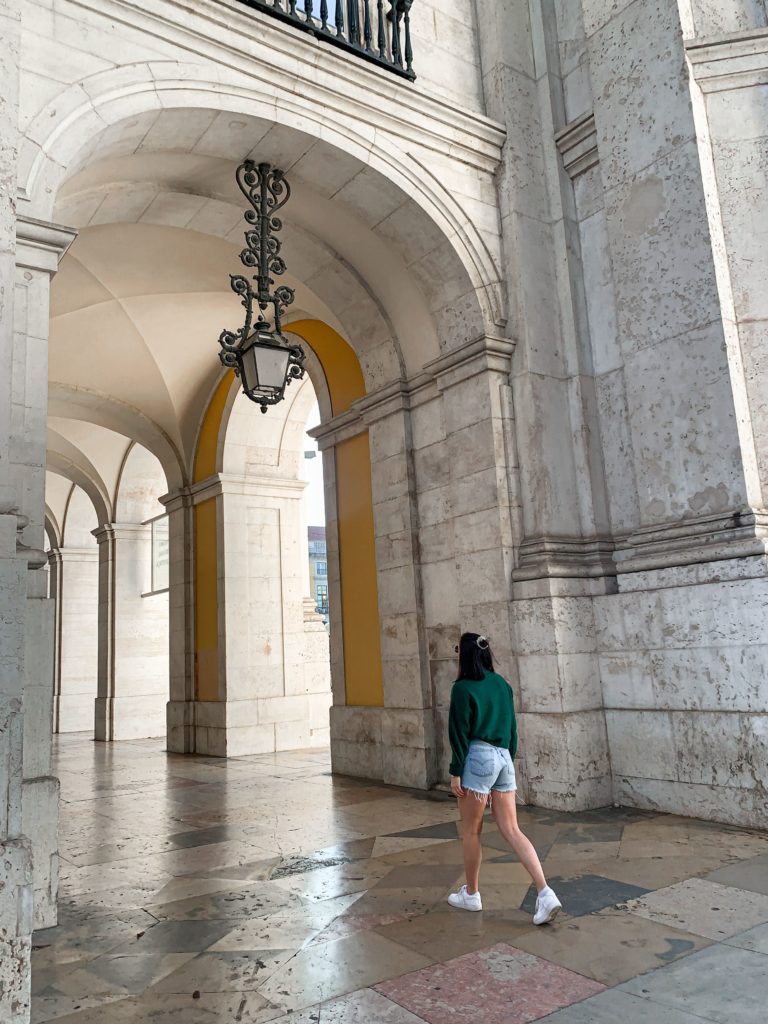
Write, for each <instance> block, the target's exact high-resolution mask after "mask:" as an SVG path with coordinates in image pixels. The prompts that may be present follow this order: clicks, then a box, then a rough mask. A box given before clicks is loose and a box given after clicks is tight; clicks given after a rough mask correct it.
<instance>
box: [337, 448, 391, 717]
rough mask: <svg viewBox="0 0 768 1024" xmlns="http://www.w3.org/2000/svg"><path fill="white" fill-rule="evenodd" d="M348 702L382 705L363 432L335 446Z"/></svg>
mask: <svg viewBox="0 0 768 1024" xmlns="http://www.w3.org/2000/svg"><path fill="white" fill-rule="evenodd" d="M336 493H337V501H338V517H339V520H338V521H339V560H340V570H341V612H342V623H343V629H344V678H345V684H346V691H347V704H364V705H367V706H369V707H382V706H383V705H384V679H383V676H382V671H381V634H380V631H379V595H378V589H377V586H376V542H375V539H374V530H373V497H372V494H371V454H370V450H369V448H368V432H367V431H366V432H365V433H364V434H358V435H357V436H356V437H352V438H350V439H349V440H348V441H342V442H341V443H340V444H337V445H336Z"/></svg>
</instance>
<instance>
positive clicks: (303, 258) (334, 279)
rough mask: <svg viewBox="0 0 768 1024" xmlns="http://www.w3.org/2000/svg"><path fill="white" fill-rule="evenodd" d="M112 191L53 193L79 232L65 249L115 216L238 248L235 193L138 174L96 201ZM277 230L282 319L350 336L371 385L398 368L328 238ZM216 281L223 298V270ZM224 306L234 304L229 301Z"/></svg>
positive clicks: (390, 335)
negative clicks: (288, 301) (284, 287)
mask: <svg viewBox="0 0 768 1024" xmlns="http://www.w3.org/2000/svg"><path fill="white" fill-rule="evenodd" d="M191 187H192V186H191V185H190V188H191ZM112 191H113V187H112V185H111V184H102V185H98V186H95V187H92V188H87V189H85V190H84V191H82V192H79V191H78V192H75V193H74V194H71V195H67V196H63V197H62V198H61V199H60V201H59V203H58V204H57V208H56V217H57V219H59V220H61V221H63V222H66V223H67V224H69V225H71V226H72V227H74V228H77V229H78V230H79V231H80V232H81V233H83V234H82V235H81V238H79V239H78V241H77V242H76V243H75V246H74V248H73V250H72V254H71V255H72V256H75V257H77V256H79V251H80V248H81V246H82V241H83V238H87V237H88V234H89V232H91V231H94V230H97V231H99V232H103V231H104V230H105V229H106V228H107V226H108V225H116V224H141V225H155V226H158V227H163V228H166V229H167V228H174V229H179V228H182V227H184V229H185V230H188V231H195V232H199V233H201V234H205V235H209V236H210V237H212V238H220V239H223V240H225V241H227V242H230V243H232V244H233V245H234V246H236V251H237V252H239V251H240V249H241V248H242V242H243V230H244V227H245V225H244V221H243V216H242V215H243V206H244V202H243V200H242V197H241V200H240V202H239V203H238V202H234V201H224V200H222V199H217V198H211V197H206V196H204V195H200V194H198V193H195V192H189V191H178V190H176V189H175V188H172V187H166V186H164V185H162V184H160V183H157V182H140V183H134V184H128V185H126V188H125V189H121V204H122V205H121V206H120V207H119V209H118V208H116V207H114V206H113V207H111V208H110V212H109V213H107V212H106V210H105V209H104V208H103V206H104V203H105V202H108V201H109V196H110V194H111V192H112ZM126 191H127V192H128V194H133V199H132V200H131V201H128V200H127V199H126ZM190 217H191V218H192V219H191V220H190ZM281 238H282V239H283V245H284V251H285V253H286V254H287V255H288V257H289V260H288V262H289V273H287V274H286V275H285V277H284V278H283V279H281V280H283V281H284V282H285V283H286V284H289V285H290V286H291V287H292V288H294V290H295V292H296V301H295V304H294V305H293V306H292V307H290V308H289V310H288V316H287V317H286V321H285V322H286V323H289V322H290V320H291V319H304V318H306V316H312V317H317V318H319V319H321V320H323V321H324V322H326V323H328V324H329V325H330V326H332V327H333V328H334V329H335V330H336V331H337V332H338V333H340V334H341V335H342V336H343V337H344V338H345V339H346V340H347V341H351V342H352V343H353V344H354V346H355V348H356V351H357V354H358V358H359V359H360V364H361V366H362V369H363V374H364V376H365V377H366V380H367V382H368V385H369V387H371V388H375V387H377V386H380V385H381V383H382V382H384V381H390V380H396V379H398V378H399V377H401V376H403V374H404V373H405V372H406V367H405V362H404V358H403V354H402V352H401V351H400V347H399V345H398V341H397V337H396V335H395V328H394V325H393V324H392V322H391V320H390V318H389V315H388V312H387V310H386V309H385V308H384V307H383V305H382V302H381V300H380V299H379V298H378V297H377V295H375V294H374V293H373V292H372V291H371V289H370V288H369V287H368V285H367V283H366V281H365V279H364V278H363V277H362V276H361V274H360V273H359V272H358V271H357V270H356V268H355V267H354V266H353V265H351V264H350V263H349V261H348V260H347V259H345V258H344V257H343V256H342V255H341V254H340V253H339V252H337V251H336V250H335V249H334V248H333V246H332V245H331V244H330V243H329V242H328V241H326V240H324V239H322V238H319V237H318V236H317V235H315V234H314V233H313V232H311V231H310V230H308V229H307V228H304V227H302V226H300V225H297V224H295V223H292V222H291V223H285V224H284V227H283V230H282V232H281ZM68 264H69V260H65V262H64V264H63V267H62V271H61V272H60V276H61V277H63V278H67V277H68ZM221 282H222V289H223V290H224V293H225V294H226V295H227V299H229V298H230V295H229V294H227V292H226V278H225V277H224V276H223V275H222V278H221ZM54 287H56V286H54ZM321 292H326V293H327V298H328V300H330V301H331V303H332V304H331V305H328V303H327V302H326V301H324V298H323V297H322V296H321ZM232 308H233V310H235V311H236V310H237V306H236V305H235V304H234V303H233V306H232Z"/></svg>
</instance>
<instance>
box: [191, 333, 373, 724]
mask: <svg viewBox="0 0 768 1024" xmlns="http://www.w3.org/2000/svg"><path fill="white" fill-rule="evenodd" d="M288 330H289V331H290V332H291V333H292V334H297V335H299V336H300V337H301V338H303V339H304V341H306V343H307V344H308V345H309V347H310V348H311V349H312V350H313V351H314V352H315V354H316V355H317V357H318V359H319V360H320V362H321V363H322V367H323V371H324V373H325V377H326V380H327V383H328V390H329V393H330V398H331V408H332V411H333V415H334V416H338V415H340V414H341V413H342V412H346V411H347V410H348V409H349V407H350V406H351V405H352V403H353V402H354V401H356V400H357V399H358V398H362V397H363V396H364V395H365V382H364V380H363V373H362V370H361V369H360V363H359V362H358V359H357V356H356V354H355V352H354V350H353V349H352V348H351V347H350V346H349V345H348V344H347V343H346V341H344V339H343V338H342V337H341V336H340V335H339V334H338V333H337V332H336V331H334V330H333V328H332V327H329V326H328V325H327V324H325V323H323V322H322V321H321V320H300V321H297V322H295V323H292V324H291V325H290V327H289V328H288ZM232 380H233V375H232V374H231V373H228V374H226V375H225V376H224V377H223V378H222V381H221V383H220V384H219V386H218V388H217V389H216V391H215V393H214V395H213V397H212V398H211V401H210V404H209V406H208V410H207V412H206V414H205V418H204V420H203V424H202V427H201V429H200V437H199V440H198V447H197V452H196V455H195V466H194V474H193V479H194V482H195V483H199V482H200V481H202V480H206V479H207V478H208V477H209V476H212V475H213V474H214V473H215V472H216V453H217V450H218V441H219V434H220V431H221V423H222V417H223V415H224V410H225V408H226V404H227V396H228V394H229V391H230V388H231V386H232ZM336 484H337V507H338V524H339V548H340V572H341V607H342V620H343V635H344V675H345V681H346V693H347V704H362V705H367V706H371V707H381V706H383V704H384V682H383V676H382V670H381V637H380V632H379V600H378V590H377V582H376V544H375V539H374V528H373V496H372V491H371V456H370V450H369V447H368V433H367V431H366V432H365V433H363V434H359V435H357V436H356V437H353V438H351V439H350V440H349V441H343V442H341V443H340V444H339V445H337V446H336ZM194 522H195V691H196V695H197V699H198V700H217V699H219V672H218V654H219V651H218V621H219V616H218V565H217V556H216V542H217V530H216V500H215V499H213V498H211V499H209V500H208V501H204V502H201V503H200V504H199V505H196V506H195V510H194Z"/></svg>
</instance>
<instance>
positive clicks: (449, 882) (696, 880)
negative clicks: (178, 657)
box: [33, 735, 768, 1024]
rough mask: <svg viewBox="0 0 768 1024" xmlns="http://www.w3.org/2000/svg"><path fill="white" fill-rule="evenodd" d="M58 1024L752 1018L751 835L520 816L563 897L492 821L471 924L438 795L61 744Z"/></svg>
mask: <svg viewBox="0 0 768 1024" xmlns="http://www.w3.org/2000/svg"><path fill="white" fill-rule="evenodd" d="M57 771H58V773H59V775H60V777H61V785H62V811H61V831H60V846H61V900H60V915H59V921H60V923H59V925H58V927H56V928H53V929H50V930H48V931H44V932H38V933H37V934H36V935H35V940H34V953H33V958H34V961H33V962H34V970H33V988H34V998H33V1021H34V1022H36V1024H41V1022H44V1021H56V1022H57V1024H96V1022H98V1024H145V1022H146V1024H177V1022H178V1024H182V1022H183V1024H203V1022H205V1024H213V1022H221V1024H230V1022H231V1024H261V1022H267V1021H275V1022H279V1024H379V1022H380V1024H424V1022H427V1024H468V1022H472V1024H522V1022H525V1021H535V1020H546V1021H548V1022H551V1024H616V1022H621V1024H641V1022H643V1024H645V1022H654V1024H656V1022H661V1024H702V1021H709V1022H717V1024H765V1021H766V1020H767V1019H768V1016H767V1011H766V1008H765V1004H766V993H768V834H766V833H758V832H749V831H743V830H739V829H735V828H730V827H727V826H718V825H712V824H709V823H706V822H701V821H695V820H689V819H683V818H676V817H671V816H668V815H656V814H651V813H643V812H638V811H622V810H614V809H605V810H601V811H592V812H588V813H582V814H559V813H554V812H548V811H543V810H536V809H526V808H521V812H520V818H521V822H522V823H523V826H524V828H525V829H526V831H527V832H528V834H529V835H530V837H531V839H532V840H533V842H534V843H535V845H536V846H537V848H538V850H539V852H540V855H541V857H542V859H543V860H544V863H545V869H546V871H547V873H548V875H549V877H550V880H551V882H552V884H553V885H554V887H555V888H556V889H557V891H558V893H559V895H560V896H561V898H562V900H563V903H564V906H565V911H566V912H565V913H564V914H562V915H561V917H560V918H559V920H558V921H557V923H556V924H555V925H552V926H546V927H543V928H534V927H533V926H532V924H531V919H530V913H531V910H532V905H533V894H532V892H531V890H530V888H529V885H528V879H527V876H526V874H525V872H524V871H523V870H522V868H521V866H520V865H519V864H518V863H517V862H516V860H515V858H514V856H513V855H511V854H510V852H509V850H508V849H507V847H506V846H505V844H504V842H503V840H502V838H501V836H500V835H499V834H498V832H497V831H496V829H495V827H494V826H493V823H492V821H491V820H490V819H489V820H488V821H487V823H486V826H485V829H484V833H483V837H484V838H483V841H484V847H485V853H484V858H485V859H484V868H483V874H482V886H481V890H482V895H483V902H484V910H483V912H482V913H481V914H468V913H466V912H462V911H456V910H453V909H451V908H450V907H448V906H447V905H446V902H445V897H446V895H447V893H448V892H449V891H450V890H451V888H452V887H454V886H455V885H456V884H457V883H458V882H459V881H460V879H461V876H462V867H461V842H460V838H459V834H458V830H457V825H456V817H457V815H456V809H455V805H454V802H453V801H452V800H450V799H449V798H448V797H447V796H445V795H443V794H417V793H411V792H407V791H403V790H392V789H387V788H385V787H382V786H376V785H368V784H364V783H360V782H355V781H353V780H349V779H338V778H333V777H332V776H331V775H330V771H329V761H328V756H327V754H326V753H325V752H316V751H305V752H298V753H292V754H275V755H265V756H259V757H245V758H238V759H232V760H228V761H221V760H216V759H212V758H203V757H180V756H174V755H168V754H166V753H164V752H163V750H162V749H161V742H160V741H141V742H123V743H116V744H111V745H104V744H95V743H93V742H92V741H91V740H90V739H89V738H88V737H86V736H83V735H74V736H63V737H61V739H60V741H59V743H58V749H57Z"/></svg>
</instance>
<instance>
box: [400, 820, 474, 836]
mask: <svg viewBox="0 0 768 1024" xmlns="http://www.w3.org/2000/svg"><path fill="white" fill-rule="evenodd" d="M385 834H386V836H387V837H388V838H391V839H455V838H456V837H457V836H458V834H459V831H458V828H457V827H456V822H455V821H446V822H443V823H442V824H440V825H424V826H423V827H422V828H411V829H406V830H405V831H404V832H387V833H385Z"/></svg>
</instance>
